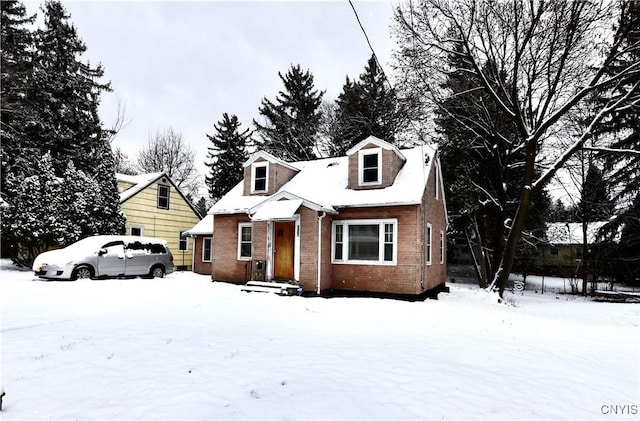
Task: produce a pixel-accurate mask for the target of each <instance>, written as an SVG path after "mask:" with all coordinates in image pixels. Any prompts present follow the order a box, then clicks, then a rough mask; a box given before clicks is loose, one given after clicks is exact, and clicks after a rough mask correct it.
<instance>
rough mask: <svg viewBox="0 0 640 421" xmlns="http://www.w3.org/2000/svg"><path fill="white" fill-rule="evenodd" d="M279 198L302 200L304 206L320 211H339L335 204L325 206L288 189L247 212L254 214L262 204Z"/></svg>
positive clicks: (333, 213)
mask: <svg viewBox="0 0 640 421" xmlns="http://www.w3.org/2000/svg"><path fill="white" fill-rule="evenodd" d="M279 200H294V201H298V200H299V201H301V202H302V206H304V207H307V208H309V209H312V210H315V211H318V212H326V213H329V214H332V215H337V214H338V211H336V210H335V209H334V208H333V206H323V205H319V204H317V203H315V202H312V201H310V200H307V199H305V198H304V197H300V196H298V195H296V194H293V193H289V192H287V191H280V192H278V193H276V194H274V195H272V196H270V197H269V198H268V199H266V200H264V201H262V202H260V203H259V204H257V205H255V206H253V207H252V208H250V209H249V210H247V214H249V215H253V214H255V213H256V212H257V211H258V209H259V208H260V207H261V206H262V205H265V204H267V203H269V202H274V201H279Z"/></svg>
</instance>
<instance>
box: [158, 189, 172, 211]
mask: <svg viewBox="0 0 640 421" xmlns="http://www.w3.org/2000/svg"><path fill="white" fill-rule="evenodd" d="M161 187H166V188H167V207H166V208H164V207H162V206H160V188H161ZM157 205H158V209H169V208H170V207H171V187H169V186H168V185H166V184H158V199H157Z"/></svg>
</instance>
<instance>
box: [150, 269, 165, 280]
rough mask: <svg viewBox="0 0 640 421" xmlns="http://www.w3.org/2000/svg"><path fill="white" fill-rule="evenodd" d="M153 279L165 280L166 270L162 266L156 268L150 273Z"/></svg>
mask: <svg viewBox="0 0 640 421" xmlns="http://www.w3.org/2000/svg"><path fill="white" fill-rule="evenodd" d="M150 275H151V277H152V278H164V268H163V267H162V266H154V267H152V268H151V273H150Z"/></svg>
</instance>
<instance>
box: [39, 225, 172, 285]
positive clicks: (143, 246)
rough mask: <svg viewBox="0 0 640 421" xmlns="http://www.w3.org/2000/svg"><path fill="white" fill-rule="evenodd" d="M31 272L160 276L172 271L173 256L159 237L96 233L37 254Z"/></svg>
mask: <svg viewBox="0 0 640 421" xmlns="http://www.w3.org/2000/svg"><path fill="white" fill-rule="evenodd" d="M33 271H34V272H35V274H36V275H37V276H39V277H41V278H46V279H70V280H75V279H79V278H119V277H134V276H148V277H150V278H162V277H164V275H165V274H168V273H171V272H173V255H172V254H171V251H170V250H169V248H168V247H167V242H166V241H165V240H162V239H159V238H151V237H138V236H132V235H96V236H93V237H87V238H85V239H82V240H80V241H78V242H76V243H73V244H71V245H70V246H68V247H65V248H63V249H59V250H51V251H46V252H44V253H42V254H40V255H38V257H36V259H35V260H34V262H33Z"/></svg>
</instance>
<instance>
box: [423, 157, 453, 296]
mask: <svg viewBox="0 0 640 421" xmlns="http://www.w3.org/2000/svg"><path fill="white" fill-rule="evenodd" d="M436 163H437V164H438V165H439V160H436ZM436 168H437V166H436V165H432V166H431V172H430V174H429V178H428V181H427V187H426V189H425V192H424V196H423V199H422V207H423V210H424V214H423V216H422V217H423V219H424V222H423V223H422V227H423V228H422V230H421V236H422V246H421V249H422V262H423V266H424V268H425V272H424V280H423V285H424V290H428V289H431V288H434V287H436V286H438V285H440V284H442V283H444V282H445V281H446V279H447V252H446V250H447V249H446V247H447V225H446V215H445V207H444V200H445V199H444V192H443V191H442V183H441V182H440V183H438V186H437V188H438V198H437V199H436V197H435V189H436V185H435V181H436V177H435V171H436ZM438 177H439V176H438ZM427 223H430V224H431V226H432V237H433V238H432V244H431V247H432V253H431V257H432V259H431V265H427V264H426V261H427V259H426V251H425V249H426V246H425V241H426V238H425V237H426V226H427ZM440 231H442V232H443V233H444V250H443V253H444V256H443V258H444V263H442V264H441V263H440V251H439V244H440Z"/></svg>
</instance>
